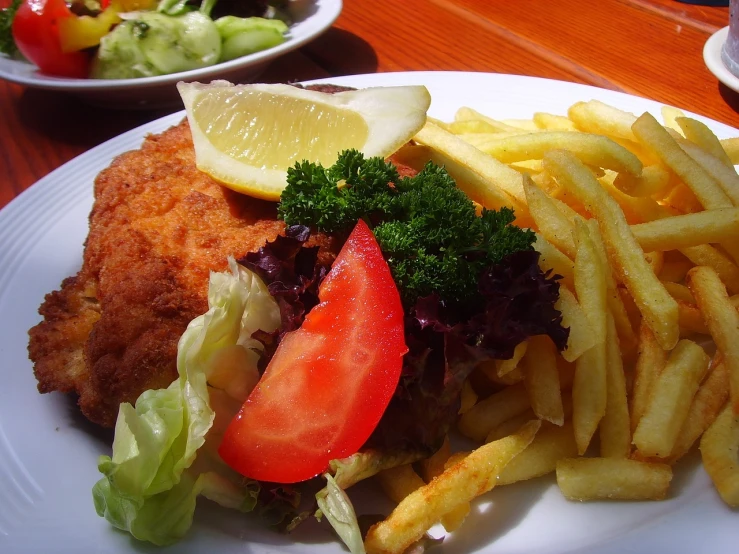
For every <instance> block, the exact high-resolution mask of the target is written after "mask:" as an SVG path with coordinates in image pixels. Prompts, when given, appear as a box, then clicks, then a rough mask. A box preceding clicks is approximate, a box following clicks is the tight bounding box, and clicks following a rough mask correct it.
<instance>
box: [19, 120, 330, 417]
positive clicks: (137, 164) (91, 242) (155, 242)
mask: <svg viewBox="0 0 739 554" xmlns="http://www.w3.org/2000/svg"><path fill="white" fill-rule="evenodd" d="M283 229H284V223H283V222H281V221H277V219H276V205H275V204H274V203H269V202H265V201H261V200H256V199H254V198H250V197H248V196H243V195H240V194H237V193H234V192H232V191H230V190H228V189H226V188H224V187H222V186H221V185H219V184H218V183H217V182H215V181H214V180H213V179H211V178H210V177H208V176H207V175H205V174H204V173H201V172H200V171H198V170H197V169H196V167H195V154H194V150H193V146H192V137H191V134H190V129H189V127H188V125H187V122H186V121H184V122H183V123H181V124H180V125H178V126H176V127H172V128H171V129H169V130H167V131H165V132H164V133H162V134H160V135H154V136H149V137H148V138H147V139H146V140H145V142H144V144H143V146H142V147H141V149H140V150H137V151H133V152H128V153H126V154H123V155H121V156H119V157H118V158H117V159H116V160H115V161H114V162H113V163H112V165H111V166H110V167H109V168H108V169H106V170H104V171H103V172H101V173H100V175H99V176H98V177H97V179H96V181H95V204H94V206H93V209H92V213H91V214H90V234H89V236H88V238H87V241H86V244H85V250H84V259H83V265H82V269H81V270H80V272H79V273H78V274H77V275H76V276H74V277H70V278H68V279H66V280H65V281H64V282H63V283H62V286H61V289H60V290H58V291H55V292H52V293H50V294H49V295H47V297H46V299H45V301H44V303H43V304H42V306H41V308H40V309H39V312H40V313H41V315H42V316H43V317H44V320H43V321H42V322H41V323H39V324H38V325H37V326H36V327H34V328H33V329H31V330H30V332H29V335H30V342H29V346H28V351H29V356H30V358H31V360H32V361H33V362H34V364H35V365H34V373H35V375H36V378H37V379H38V388H39V391H40V392H51V391H62V392H76V393H77V394H78V395H79V405H80V408H81V409H82V412H83V413H84V414H85V416H87V417H88V418H89V419H90V420H92V421H93V422H95V423H98V424H100V425H104V426H107V427H112V426H113V425H114V424H115V420H116V416H117V414H118V405H119V404H120V403H121V402H134V401H135V400H136V398H137V397H138V396H139V394H141V393H142V392H143V391H144V390H147V389H152V388H161V387H166V386H168V385H169V384H170V383H171V382H172V381H173V380H174V379H175V377H176V376H177V371H176V367H175V361H176V354H177V342H178V340H179V338H180V335H181V334H182V333H183V331H184V330H185V328H186V326H187V324H188V323H189V322H190V320H192V319H193V318H195V317H196V316H198V315H200V314H201V313H203V312H205V311H206V310H207V309H208V303H207V297H206V294H207V288H208V276H209V272H210V271H211V270H214V271H223V270H225V269H226V267H227V262H226V259H227V256H229V255H233V256H235V257H236V258H239V257H241V256H243V255H244V254H245V253H247V252H250V251H254V250H257V249H258V248H259V247H260V246H262V245H264V243H265V241H267V240H274V238H275V237H276V236H277V234H278V233H280V231H282V230H283ZM311 242H312V244H319V245H321V246H322V247H323V248H322V249H321V251H322V254H321V255H322V256H324V257H325V259H326V261H327V262H329V261H330V258H331V251H333V250H334V249H333V248H332V245H331V240H330V239H328V238H327V237H325V236H316V237H313V238H312V239H311Z"/></svg>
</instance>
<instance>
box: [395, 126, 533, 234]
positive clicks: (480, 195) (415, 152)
mask: <svg viewBox="0 0 739 554" xmlns="http://www.w3.org/2000/svg"><path fill="white" fill-rule="evenodd" d="M436 129H440V131H437V132H433V133H432V137H433V138H434V140H440V141H442V146H444V147H445V148H446V150H445V149H443V148H439V149H434V148H430V147H428V146H424V145H414V146H404V147H403V148H401V149H400V150H399V151H398V152H396V153H395V154H394V158H395V159H397V160H398V161H400V162H401V163H404V164H406V165H409V166H410V167H413V168H415V169H416V170H418V171H420V170H421V169H423V166H424V165H426V162H429V161H431V162H434V163H435V164H437V165H440V166H442V167H444V169H446V170H447V172H448V173H449V175H451V176H452V178H453V179H454V180H455V182H456V183H457V186H458V187H459V188H460V189H462V190H463V191H464V192H465V194H467V196H469V197H470V199H472V200H473V201H474V202H477V203H478V204H480V205H482V206H485V207H486V208H488V209H491V210H499V209H500V208H502V207H504V206H508V207H513V209H514V210H515V212H516V224H517V225H521V226H522V227H527V226H530V220H528V219H527V214H528V209H527V208H526V206H524V205H523V204H522V203H520V202H518V201H517V200H516V199H515V198H513V197H511V196H510V195H509V194H507V193H506V192H505V191H503V190H501V189H500V188H499V187H497V186H495V185H494V184H492V183H491V182H490V181H489V180H488V179H487V177H486V176H485V175H482V174H480V173H478V172H477V171H475V170H474V169H472V168H470V167H468V166H467V165H465V161H464V158H463V157H460V156H463V154H464V152H461V153H460V152H456V150H455V148H457V147H458V143H457V142H456V141H459V143H462V144H465V143H464V142H463V141H461V140H460V139H457V138H456V137H454V135H452V134H451V133H449V132H448V131H444V130H443V129H441V128H440V127H436ZM437 135H440V136H441V138H439V136H437ZM449 137H453V139H454V140H452V139H449ZM449 142H451V145H449V144H448V143H449ZM468 146H469V145H468V144H465V147H468ZM463 150H464V148H463ZM511 171H515V170H511Z"/></svg>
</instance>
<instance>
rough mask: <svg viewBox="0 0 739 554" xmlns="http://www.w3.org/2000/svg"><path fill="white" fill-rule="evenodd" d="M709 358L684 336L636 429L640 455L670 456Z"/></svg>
mask: <svg viewBox="0 0 739 554" xmlns="http://www.w3.org/2000/svg"><path fill="white" fill-rule="evenodd" d="M708 362H709V358H708V355H707V354H706V353H705V352H704V351H703V349H702V348H701V347H700V346H698V345H697V344H695V343H694V342H692V341H689V340H686V339H683V340H681V341H680V342H679V343H678V344H677V346H676V347H675V349H674V350H673V351H672V352H671V353H670V357H669V359H668V360H667V365H666V366H665V368H664V369H663V370H662V372H661V373H660V374H659V377H657V379H656V381H655V382H654V384H653V386H652V387H651V389H652V392H651V395H650V398H649V401H648V403H647V405H646V407H645V409H644V413H643V415H642V417H641V419H640V420H639V424H638V425H637V426H636V430H635V431H634V444H635V445H636V447H637V449H638V451H639V455H640V456H643V457H647V458H652V457H654V458H667V457H668V456H669V455H670V453H671V452H672V449H673V447H674V446H675V441H676V440H677V435H678V433H679V432H680V429H681V428H682V426H683V423H684V422H685V420H686V418H687V416H688V410H689V409H690V403H691V402H692V401H693V396H695V393H696V391H697V390H698V385H699V384H700V382H701V380H702V379H703V376H704V375H705V373H706V370H707V368H708Z"/></svg>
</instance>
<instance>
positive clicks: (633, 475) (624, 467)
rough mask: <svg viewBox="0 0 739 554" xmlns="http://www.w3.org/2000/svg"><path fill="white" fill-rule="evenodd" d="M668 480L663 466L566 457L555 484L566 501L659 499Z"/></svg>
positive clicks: (668, 471)
mask: <svg viewBox="0 0 739 554" xmlns="http://www.w3.org/2000/svg"><path fill="white" fill-rule="evenodd" d="M671 480H672V468H671V467H670V466H668V465H667V464H659V463H656V464H655V463H648V462H640V461H637V460H629V459H625V458H567V459H564V460H560V461H559V462H557V484H558V485H559V488H560V490H561V491H562V494H563V495H564V496H565V498H567V499H569V500H579V501H586V500H663V499H664V498H666V497H667V491H668V489H669V487H670V481H671Z"/></svg>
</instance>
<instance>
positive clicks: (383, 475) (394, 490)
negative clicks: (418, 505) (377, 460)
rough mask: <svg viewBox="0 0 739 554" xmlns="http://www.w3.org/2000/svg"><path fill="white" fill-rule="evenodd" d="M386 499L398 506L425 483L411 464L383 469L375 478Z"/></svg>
mask: <svg viewBox="0 0 739 554" xmlns="http://www.w3.org/2000/svg"><path fill="white" fill-rule="evenodd" d="M375 479H377V480H378V481H379V483H380V487H381V488H382V491H383V492H384V493H385V494H386V495H387V497H388V498H389V499H390V500H392V501H393V502H395V503H396V504H399V503H400V502H401V501H402V500H403V499H404V498H405V497H406V496H408V495H409V494H410V493H412V492H413V491H415V490H416V489H419V488H421V487H422V486H424V485H425V484H426V483H424V482H423V479H421V478H420V477H419V476H418V474H417V473H416V472H415V471H414V470H413V466H412V465H411V464H404V465H401V466H396V467H391V468H390V469H384V470H382V471H381V472H380V473H378V474H377V475H376V476H375Z"/></svg>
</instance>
